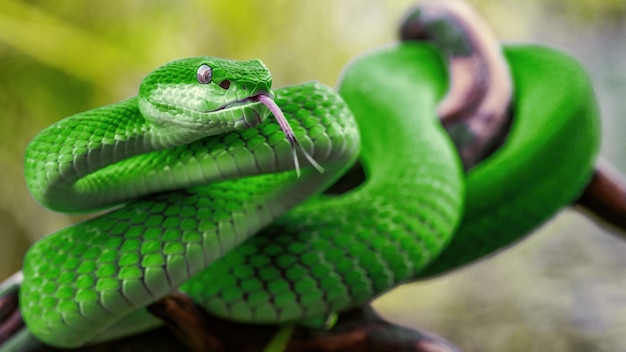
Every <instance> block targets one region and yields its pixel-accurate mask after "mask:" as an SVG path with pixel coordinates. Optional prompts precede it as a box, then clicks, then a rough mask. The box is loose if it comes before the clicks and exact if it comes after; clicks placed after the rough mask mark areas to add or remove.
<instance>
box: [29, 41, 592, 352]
mask: <svg viewBox="0 0 626 352" xmlns="http://www.w3.org/2000/svg"><path fill="white" fill-rule="evenodd" d="M505 56H506V58H507V60H508V61H509V63H510V65H511V71H512V74H513V78H514V88H515V97H514V112H515V114H514V119H513V124H512V126H511V128H510V132H509V135H508V138H507V139H506V141H505V143H504V144H503V145H502V146H501V147H500V148H499V149H498V150H497V151H496V152H494V153H493V154H492V155H491V156H489V157H488V158H487V159H486V160H484V161H483V162H482V163H480V164H478V165H477V166H476V167H474V168H473V169H472V170H471V171H470V173H469V174H468V175H467V176H464V175H463V171H462V165H461V162H460V160H459V157H458V155H457V154H456V151H455V148H454V144H453V143H452V141H451V140H450V139H449V138H448V136H447V134H446V133H445V131H444V130H443V128H442V127H441V126H440V124H439V122H438V120H437V117H436V108H437V102H438V101H439V100H440V99H441V97H442V96H443V95H444V93H445V89H446V82H447V73H446V70H445V67H444V64H443V62H442V60H441V57H440V56H439V54H438V52H437V51H436V50H435V49H434V48H433V47H431V46H430V45H426V44H416V43H405V44H398V45H394V46H390V47H387V48H384V49H380V50H377V51H374V52H371V53H369V54H367V55H364V56H362V57H360V58H359V59H358V60H356V61H354V62H352V63H351V64H350V65H349V66H348V67H347V68H346V70H345V71H344V74H343V77H342V79H341V82H340V84H339V89H338V91H339V94H337V93H335V92H334V91H333V90H332V89H330V88H328V87H326V86H324V85H322V84H319V83H315V82H311V83H305V84H300V85H294V86H289V87H284V88H278V89H274V90H272V87H271V75H270V73H269V71H268V70H267V69H266V68H265V66H264V65H263V64H262V63H261V62H260V61H246V62H237V61H231V60H226V59H218V58H211V57H197V58H189V59H182V60H177V61H173V62H171V63H168V64H166V65H164V66H162V67H159V68H157V69H156V70H154V71H153V72H152V73H150V74H149V75H147V76H146V78H145V79H144V80H143V82H142V84H141V86H140V88H139V93H138V96H137V97H134V98H131V99H128V100H125V101H122V102H120V103H116V104H113V105H109V106H105V107H101V108H97V109H93V110H89V111H86V112H83V113H79V114H76V115H73V116H70V117H68V118H66V119H64V120H61V121H59V122H57V123H55V124H53V125H52V126H50V127H48V128H47V129H45V130H44V131H42V132H41V133H40V134H39V135H38V136H37V137H36V138H35V139H34V140H33V141H32V142H31V143H30V145H29V146H28V149H27V152H26V178H27V184H28V186H29V189H30V191H31V193H32V195H33V197H34V198H35V199H36V200H37V201H38V202H40V203H41V204H42V205H44V206H46V207H49V208H51V209H53V210H57V211H64V212H85V211H88V210H101V209H104V208H107V207H115V206H117V208H115V209H114V210H112V211H110V212H108V213H106V214H104V215H100V216H98V217H96V218H94V219H92V220H89V221H86V222H83V223H80V224H77V225H74V226H71V227H68V228H65V229H62V230H60V231H58V232H56V233H54V234H52V235H49V236H47V237H45V238H43V239H42V240H40V241H39V242H37V243H36V244H35V245H33V247H31V248H30V250H29V251H28V253H27V255H26V257H25V260H24V268H23V272H24V281H23V283H22V287H21V289H20V309H21V312H22V315H23V318H24V321H25V323H26V325H27V327H28V330H29V331H30V332H31V333H32V334H33V335H34V336H35V337H36V338H37V339H39V340H41V341H43V342H45V343H47V344H50V345H54V346H60V347H77V346H81V345H84V344H90V343H95V342H98V341H103V340H107V339H111V338H115V337H120V336H124V335H128V334H132V333H135V332H138V331H141V330H145V329H148V328H151V327H153V326H156V325H157V324H159V322H158V321H157V320H156V319H155V318H154V317H152V316H151V315H150V314H148V313H147V312H146V310H145V307H146V306H147V305H149V304H150V303H152V302H154V301H156V300H158V299H160V298H162V297H163V296H165V295H167V294H168V293H169V292H171V291H172V290H175V289H179V290H181V291H183V292H185V293H186V294H188V295H189V296H190V297H191V298H192V299H193V300H194V301H195V302H197V303H198V304H200V305H202V306H203V307H204V308H205V309H206V310H207V311H208V312H210V313H211V314H214V315H217V316H220V317H224V318H228V319H231V320H235V321H240V322H249V323H259V324H291V323H303V324H314V323H315V322H319V321H320V320H321V321H323V320H324V319H325V317H327V316H328V315H330V314H332V313H333V312H339V311H342V310H345V309H348V308H350V307H353V306H355V305H359V304H363V303H366V302H368V301H369V300H371V299H372V298H373V297H376V296H377V295H380V294H381V293H384V292H386V291H388V290H390V289H391V288H393V287H395V286H397V285H398V284H400V283H403V282H407V281H409V280H415V279H419V278H424V277H428V276H432V275H436V274H440V273H444V272H446V271H449V270H452V269H454V268H458V267H460V266H462V265H465V264H467V263H469V262H472V261H475V260H477V259H479V258H482V257H484V256H485V255H487V254H490V253H493V252H495V251H497V250H498V249H500V248H502V247H504V246H507V245H509V244H511V243H513V242H514V241H517V240H519V239H520V238H521V237H523V236H524V235H525V234H527V233H528V232H530V231H532V230H533V229H534V228H536V227H537V226H539V225H540V224H542V223H543V222H545V221H546V220H547V219H549V218H550V217H551V216H553V215H554V213H555V212H557V211H558V210H559V209H560V208H562V207H563V206H565V205H567V204H569V203H571V202H572V201H573V200H575V199H576V198H577V197H578V195H579V194H580V192H581V191H582V189H583V188H584V186H585V185H586V183H587V182H588V181H589V179H590V177H591V174H592V170H593V163H594V158H595V154H596V153H597V150H598V145H599V125H598V118H597V110H596V105H595V100H594V97H593V91H592V90H591V87H590V84H589V81H588V78H587V77H586V75H585V73H584V70H583V69H582V68H581V67H580V66H579V65H578V63H576V62H575V61H574V60H572V59H571V58H570V57H569V56H567V55H565V54H563V53H560V52H557V51H554V50H552V49H547V48H543V47H536V46H518V47H507V48H506V49H505ZM272 98H273V101H275V103H276V104H277V105H278V106H279V107H280V110H282V112H283V113H284V115H285V117H286V120H287V121H288V124H287V123H286V122H285V121H281V116H277V115H281V113H280V112H278V111H277V110H276V109H275V108H274V107H273V106H272V102H271V100H272ZM270 112H272V113H270ZM272 115H273V117H275V118H276V119H277V120H279V123H280V124H277V123H276V121H275V119H274V118H273V117H272ZM289 126H291V127H289ZM291 131H293V135H292V134H291V133H292V132H291ZM298 145H300V146H301V147H300V148H301V149H300V150H299V154H298V155H299V156H304V157H305V159H304V161H305V162H304V163H303V165H302V168H301V175H299V173H300V168H299V167H297V166H295V165H294V161H297V160H298V158H297V157H296V158H294V155H295V154H294V153H295V152H296V150H297V149H296V146H298ZM357 159H358V160H359V162H360V163H361V165H362V166H363V169H364V172H365V180H364V181H363V182H362V183H361V184H359V185H358V186H357V187H355V188H354V189H352V190H350V191H348V192H346V193H344V194H341V195H326V194H322V191H323V190H324V189H326V188H327V187H329V186H330V185H332V184H333V183H334V182H335V181H336V180H337V179H338V178H339V177H340V176H341V175H342V173H343V172H345V171H346V169H347V168H348V167H350V165H351V164H352V163H354V162H355V161H356V160H357ZM316 163H319V164H320V165H321V167H323V168H324V172H319V170H316V169H320V167H319V166H317V165H316ZM120 204H123V206H121V207H119V205H120Z"/></svg>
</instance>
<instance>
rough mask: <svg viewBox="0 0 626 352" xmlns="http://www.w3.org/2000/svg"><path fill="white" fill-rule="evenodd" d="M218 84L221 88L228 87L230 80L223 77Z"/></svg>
mask: <svg viewBox="0 0 626 352" xmlns="http://www.w3.org/2000/svg"><path fill="white" fill-rule="evenodd" d="M219 86H220V87H222V88H223V89H228V88H230V81H229V80H227V79H225V80H223V81H221V82H220V84H219Z"/></svg>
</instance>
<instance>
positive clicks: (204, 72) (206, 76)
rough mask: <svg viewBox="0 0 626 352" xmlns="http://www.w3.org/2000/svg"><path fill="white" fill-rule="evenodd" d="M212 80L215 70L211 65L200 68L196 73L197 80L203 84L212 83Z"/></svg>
mask: <svg viewBox="0 0 626 352" xmlns="http://www.w3.org/2000/svg"><path fill="white" fill-rule="evenodd" d="M211 78H213V70H211V67H209V65H202V66H200V67H198V71H197V72H196V79H197V80H198V82H199V83H201V84H207V83H209V82H211Z"/></svg>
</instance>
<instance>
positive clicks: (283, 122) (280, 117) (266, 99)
mask: <svg viewBox="0 0 626 352" xmlns="http://www.w3.org/2000/svg"><path fill="white" fill-rule="evenodd" d="M257 97H258V99H259V102H261V103H263V104H264V105H265V106H267V108H268V109H269V110H270V112H271V113H272V114H273V115H274V118H275V119H276V122H278V125H279V126H280V129H281V130H282V131H283V132H284V133H285V136H286V137H287V140H288V141H289V144H291V149H292V151H293V162H294V166H295V169H296V174H297V175H298V177H300V163H299V161H298V154H297V152H296V146H298V148H299V149H300V151H301V152H302V154H304V157H305V158H306V159H307V160H308V161H309V163H310V164H311V165H312V166H313V167H314V168H315V169H316V170H317V171H318V172H319V173H324V168H323V167H322V166H321V165H320V164H319V163H318V162H317V161H315V159H313V157H312V156H311V155H310V154H309V153H307V151H306V150H305V149H304V148H303V147H302V145H301V144H300V143H299V142H298V140H297V139H296V135H295V134H294V132H293V130H292V129H291V126H290V125H289V121H287V118H286V117H285V115H284V114H283V112H282V110H280V107H279V106H278V104H276V102H275V101H274V99H272V98H271V97H270V96H269V95H267V94H259V95H258V96H257Z"/></svg>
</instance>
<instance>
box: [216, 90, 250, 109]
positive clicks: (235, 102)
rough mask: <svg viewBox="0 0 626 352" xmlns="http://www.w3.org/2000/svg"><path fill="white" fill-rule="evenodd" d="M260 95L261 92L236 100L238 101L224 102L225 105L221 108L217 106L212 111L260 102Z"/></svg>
mask: <svg viewBox="0 0 626 352" xmlns="http://www.w3.org/2000/svg"><path fill="white" fill-rule="evenodd" d="M259 95H260V94H257V95H253V96H250V97H247V98H243V99H240V100H236V101H233V102H230V103H227V104H224V105H222V106H220V107H219V108H217V109H215V110H212V111H211V112H215V111H220V110H226V109H228V108H232V107H235V106H238V105H243V104H245V103H248V102H258V101H259Z"/></svg>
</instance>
